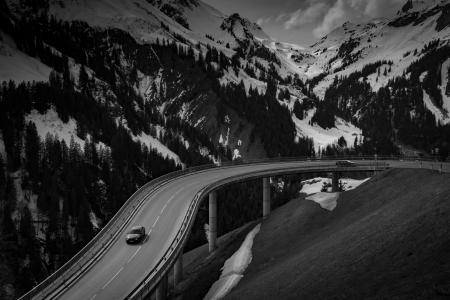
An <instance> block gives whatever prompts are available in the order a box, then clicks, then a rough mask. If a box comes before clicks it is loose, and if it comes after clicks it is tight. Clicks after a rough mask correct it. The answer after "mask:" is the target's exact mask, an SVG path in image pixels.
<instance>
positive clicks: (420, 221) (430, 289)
mask: <svg viewBox="0 0 450 300" xmlns="http://www.w3.org/2000/svg"><path fill="white" fill-rule="evenodd" d="M449 179H450V178H449V176H448V175H441V174H438V173H433V172H431V171H419V172H418V171H417V170H391V171H388V172H386V173H383V174H381V175H378V176H376V177H374V178H372V179H371V180H369V181H368V182H365V183H364V184H363V185H361V186H360V187H358V188H357V189H355V190H352V191H348V192H344V193H342V194H341V195H340V198H339V200H338V203H337V207H336V208H335V210H333V211H332V212H329V211H326V210H324V209H322V208H320V206H319V205H318V204H316V203H313V202H311V201H306V200H298V199H297V200H293V201H291V202H289V203H287V204H286V205H285V206H283V207H281V208H279V209H278V210H276V211H274V212H273V214H272V215H271V216H270V218H269V219H268V220H267V221H266V222H264V223H263V224H262V227H261V231H260V232H259V234H258V236H257V237H256V238H255V241H254V245H253V260H252V262H251V264H250V266H249V267H248V269H247V270H246V272H245V274H244V277H243V279H242V280H241V282H240V283H239V285H238V286H237V287H236V288H235V289H234V290H233V291H232V292H231V293H230V294H229V296H228V297H226V299H274V298H277V299H386V298H389V299H392V298H395V299H411V298H416V297H419V298H420V299H446V298H447V297H448V296H449V292H450V290H449V287H450V282H449V276H448V270H449V267H450V265H449V260H448V255H447V253H448V251H450V239H449V236H450V235H449V233H450V232H449V228H450V227H449V225H450V224H449V219H448V217H447V215H448V213H449V212H450V204H449V202H448V201H447V195H448V193H449V192H450V190H449V186H448V185H447V184H446V181H448V180H449ZM418 183H419V186H418Z"/></svg>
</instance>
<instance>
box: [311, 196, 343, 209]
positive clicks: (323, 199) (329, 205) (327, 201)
mask: <svg viewBox="0 0 450 300" xmlns="http://www.w3.org/2000/svg"><path fill="white" fill-rule="evenodd" d="M338 198H339V193H324V192H319V193H316V194H314V195H311V196H308V197H306V198H305V199H306V200H311V201H314V202H316V203H318V204H319V205H320V207H322V208H323V209H326V210H328V211H332V210H334V209H335V208H336V206H337V200H338Z"/></svg>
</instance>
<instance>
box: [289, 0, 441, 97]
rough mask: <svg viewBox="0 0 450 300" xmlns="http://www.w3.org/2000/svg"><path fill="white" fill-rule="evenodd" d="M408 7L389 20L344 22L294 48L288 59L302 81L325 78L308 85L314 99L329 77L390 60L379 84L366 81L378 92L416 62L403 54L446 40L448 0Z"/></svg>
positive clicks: (345, 74)
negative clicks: (308, 44)
mask: <svg viewBox="0 0 450 300" xmlns="http://www.w3.org/2000/svg"><path fill="white" fill-rule="evenodd" d="M405 2H406V1H405ZM412 7H413V8H412V9H410V10H407V11H405V12H399V14H398V15H396V16H395V17H394V18H392V19H375V20H371V21H369V22H368V23H366V24H353V23H350V22H347V23H344V24H343V25H342V26H341V27H338V28H336V29H335V30H334V31H332V32H330V33H329V34H328V35H327V36H325V37H323V38H322V39H321V40H319V41H318V42H317V43H315V44H314V45H312V46H311V47H309V48H306V49H305V50H303V51H302V50H298V51H299V54H298V55H296V56H291V60H292V62H293V63H295V64H296V65H297V66H298V68H299V70H300V72H303V74H304V78H305V79H308V78H309V79H311V78H314V77H316V76H318V75H319V74H324V75H325V76H323V78H322V79H321V80H319V83H318V84H317V85H315V86H314V92H315V93H316V94H317V95H318V96H319V98H323V97H324V95H325V91H326V89H327V88H328V87H329V86H330V84H331V83H332V82H333V79H334V77H336V76H338V77H339V76H348V75H349V74H352V73H354V72H356V71H360V70H361V68H362V67H364V66H365V65H367V64H371V63H375V62H377V61H382V60H385V59H389V60H392V61H393V65H392V70H391V72H389V74H387V76H386V78H382V79H381V80H380V81H381V82H377V81H375V80H370V84H371V85H372V87H373V88H374V90H378V88H379V87H380V86H384V85H386V84H387V82H388V81H389V80H390V79H392V78H394V77H396V76H402V74H403V71H404V70H405V69H406V68H407V67H408V66H409V65H410V64H411V63H413V61H415V60H416V59H417V57H415V56H414V55H406V54H407V53H413V52H414V51H415V50H416V49H421V48H422V47H423V45H425V44H427V43H429V42H431V41H433V40H436V39H440V40H443V41H446V40H448V39H449V38H450V27H449V25H450V24H449V22H448V21H447V20H448V14H449V12H450V1H449V0H442V1H440V0H439V1H438V0H436V1H434V0H430V1H428V0H426V1H413V2H412ZM373 79H375V78H373Z"/></svg>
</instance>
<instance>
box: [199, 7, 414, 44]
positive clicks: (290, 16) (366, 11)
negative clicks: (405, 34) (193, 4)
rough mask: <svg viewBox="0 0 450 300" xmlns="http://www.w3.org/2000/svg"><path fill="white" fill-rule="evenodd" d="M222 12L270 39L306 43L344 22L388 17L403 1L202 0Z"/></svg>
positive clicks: (310, 42)
mask: <svg viewBox="0 0 450 300" xmlns="http://www.w3.org/2000/svg"><path fill="white" fill-rule="evenodd" d="M203 1H204V2H206V3H208V4H210V5H212V6H213V7H215V8H217V9H219V10H220V11H222V12H223V13H226V14H231V13H235V12H237V13H239V14H240V15H241V16H244V17H246V18H248V19H250V20H252V21H254V22H257V23H258V24H259V25H261V27H262V28H263V30H264V31H265V32H266V33H267V34H269V35H270V36H271V37H272V38H273V39H275V40H278V41H281V42H291V43H296V44H299V45H302V46H309V45H311V44H313V43H314V42H315V41H317V40H318V39H319V38H321V37H322V36H324V35H326V34H327V33H329V32H330V31H332V30H333V29H334V28H336V27H338V26H340V25H342V24H343V23H345V22H346V21H350V22H354V23H364V22H368V21H369V20H371V19H373V18H383V17H391V16H393V15H395V14H396V13H397V11H398V10H399V9H400V8H401V7H402V5H403V4H404V3H406V0H203Z"/></svg>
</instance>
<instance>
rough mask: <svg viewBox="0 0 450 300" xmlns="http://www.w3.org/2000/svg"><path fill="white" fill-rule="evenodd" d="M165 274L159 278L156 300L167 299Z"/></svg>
mask: <svg viewBox="0 0 450 300" xmlns="http://www.w3.org/2000/svg"><path fill="white" fill-rule="evenodd" d="M167 278H168V277H167V274H166V275H164V276H163V277H162V278H161V281H160V282H159V283H158V286H157V287H156V300H166V299H167V286H168V279H167Z"/></svg>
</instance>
